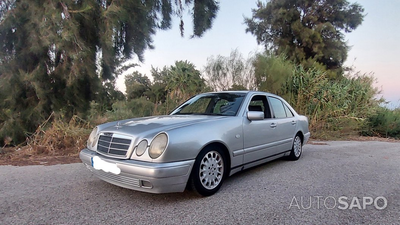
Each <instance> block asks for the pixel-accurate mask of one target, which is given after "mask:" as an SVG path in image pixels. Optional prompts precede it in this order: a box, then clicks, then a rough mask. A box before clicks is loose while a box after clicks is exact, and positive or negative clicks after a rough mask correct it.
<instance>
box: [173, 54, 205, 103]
mask: <svg viewBox="0 0 400 225" xmlns="http://www.w3.org/2000/svg"><path fill="white" fill-rule="evenodd" d="M166 81H167V86H166V88H167V91H168V93H169V96H170V98H171V99H174V100H175V101H176V102H177V103H180V102H182V101H184V100H187V99H188V98H190V97H191V96H193V95H195V94H198V93H199V92H201V91H202V90H203V89H204V87H205V80H204V79H203V78H201V74H200V71H198V70H197V69H196V68H195V66H194V65H193V64H192V63H190V62H188V61H176V62H175V65H173V66H171V68H170V70H169V73H168V75H167V77H166Z"/></svg>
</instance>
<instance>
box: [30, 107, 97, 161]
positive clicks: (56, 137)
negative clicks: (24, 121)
mask: <svg viewBox="0 0 400 225" xmlns="http://www.w3.org/2000/svg"><path fill="white" fill-rule="evenodd" d="M90 131H91V126H90V124H89V122H87V121H85V120H83V119H81V118H79V117H78V116H73V117H72V118H71V120H70V121H69V122H64V118H63V117H62V116H57V115H55V114H54V113H52V114H51V115H50V117H49V118H48V119H47V120H46V121H45V122H44V123H42V124H41V125H40V126H39V127H38V128H37V129H36V131H35V133H33V134H32V135H31V136H29V137H28V138H27V144H28V146H29V148H30V152H31V154H34V155H41V154H43V155H53V156H60V155H77V154H78V153H79V151H80V150H81V149H82V148H83V147H84V146H85V145H86V140H87V138H88V136H89V133H90Z"/></svg>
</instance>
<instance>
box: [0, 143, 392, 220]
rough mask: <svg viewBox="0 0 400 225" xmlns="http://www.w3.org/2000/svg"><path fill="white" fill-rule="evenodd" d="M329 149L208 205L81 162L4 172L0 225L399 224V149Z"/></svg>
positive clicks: (234, 185) (317, 149) (227, 190)
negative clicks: (112, 177)
mask: <svg viewBox="0 0 400 225" xmlns="http://www.w3.org/2000/svg"><path fill="white" fill-rule="evenodd" d="M326 143H327V145H306V146H305V147H304V153H303V156H302V158H301V159H300V160H299V161H296V162H290V161H285V160H276V161H274V162H271V163H268V164H265V165H262V166H259V167H256V168H254V169H250V170H247V171H244V172H241V173H239V174H236V175H234V176H232V177H230V178H228V179H227V180H226V181H225V183H224V185H223V186H222V188H221V189H220V191H219V192H218V193H217V194H215V195H214V196H211V197H208V198H200V197H197V196H195V195H194V194H193V193H191V192H188V191H186V192H184V193H176V194H162V195H154V194H146V193H141V192H135V191H131V190H128V189H123V188H119V187H116V186H113V185H111V184H108V183H106V182H103V181H101V180H99V179H97V178H96V177H94V176H93V175H92V174H91V173H89V171H88V170H87V169H86V168H85V167H84V166H83V165H82V164H79V163H78V164H69V165H56V166H26V167H12V166H1V167H0V224H115V225H116V224H192V223H193V224H283V223H284V224H377V223H381V224H382V223H384V224H400V176H399V174H400V143H386V142H326ZM310 200H311V203H310ZM346 204H347V207H346ZM350 208H351V209H350ZM360 208H361V209H360ZM363 208H365V209H363ZM377 208H378V209H377ZM379 208H384V209H380V210H379Z"/></svg>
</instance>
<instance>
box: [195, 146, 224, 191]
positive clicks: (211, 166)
mask: <svg viewBox="0 0 400 225" xmlns="http://www.w3.org/2000/svg"><path fill="white" fill-rule="evenodd" d="M226 162H227V161H226V158H225V154H224V152H223V151H222V150H221V149H220V148H218V147H216V146H209V147H206V148H205V149H203V150H202V151H201V152H200V154H199V155H198V156H197V158H196V161H195V163H194V166H193V169H192V173H191V176H190V181H189V182H190V187H191V188H192V190H194V191H195V192H196V193H197V194H198V195H201V196H210V195H213V194H215V193H216V192H217V191H218V190H219V189H220V187H221V186H222V183H223V181H224V179H225V175H226V171H227V164H226Z"/></svg>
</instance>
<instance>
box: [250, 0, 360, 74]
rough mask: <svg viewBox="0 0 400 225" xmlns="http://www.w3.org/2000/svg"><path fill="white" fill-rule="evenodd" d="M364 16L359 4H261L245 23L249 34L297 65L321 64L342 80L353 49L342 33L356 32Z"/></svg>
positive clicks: (323, 0) (302, 0)
mask: <svg viewBox="0 0 400 225" xmlns="http://www.w3.org/2000/svg"><path fill="white" fill-rule="evenodd" d="M363 12H364V9H363V8H362V7H361V6H360V5H359V4H357V3H353V4H350V3H349V2H348V1H347V0H336V1H330V0H317V1H315V0H271V1H269V2H268V3H266V4H264V3H262V2H261V1H259V2H258V3H257V9H253V16H252V18H246V19H245V23H246V24H247V29H246V31H247V32H250V33H252V34H253V35H255V36H256V37H257V41H258V42H259V43H263V44H264V45H265V46H266V48H267V49H268V50H272V51H274V52H275V53H276V54H278V55H280V54H285V55H287V56H288V57H289V59H290V60H292V61H294V62H295V63H296V64H298V63H304V64H310V61H311V62H312V63H311V64H314V63H313V62H318V63H320V64H322V65H323V66H325V67H326V69H327V70H331V71H334V72H335V73H336V75H337V77H340V76H341V75H342V73H343V70H342V69H343V68H342V67H343V63H344V61H345V60H346V58H347V51H348V48H349V47H348V46H347V44H346V42H345V39H344V38H345V37H344V35H343V33H342V32H343V31H344V32H347V33H348V32H351V31H353V30H355V29H356V28H357V27H358V26H359V25H360V24H361V23H362V21H363V18H364V15H363V14H362V13H363Z"/></svg>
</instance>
